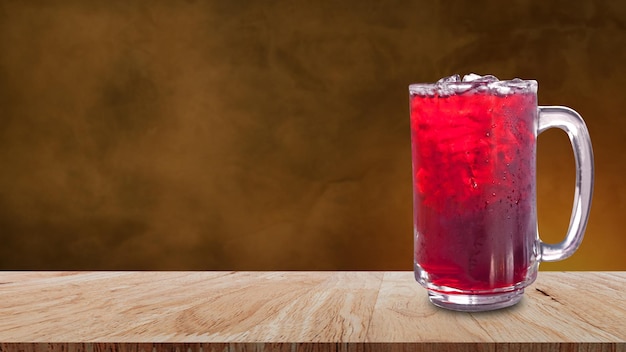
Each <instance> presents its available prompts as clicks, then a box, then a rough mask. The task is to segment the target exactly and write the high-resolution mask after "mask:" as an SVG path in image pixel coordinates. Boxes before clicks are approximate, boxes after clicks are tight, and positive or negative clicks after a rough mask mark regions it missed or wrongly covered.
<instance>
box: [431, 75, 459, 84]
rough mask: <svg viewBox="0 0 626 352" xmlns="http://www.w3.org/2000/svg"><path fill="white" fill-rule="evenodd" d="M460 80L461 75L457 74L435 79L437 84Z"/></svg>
mask: <svg viewBox="0 0 626 352" xmlns="http://www.w3.org/2000/svg"><path fill="white" fill-rule="evenodd" d="M460 81H461V76H459V75H452V76H449V77H444V78H441V79H440V80H438V81H437V84H439V83H450V82H460Z"/></svg>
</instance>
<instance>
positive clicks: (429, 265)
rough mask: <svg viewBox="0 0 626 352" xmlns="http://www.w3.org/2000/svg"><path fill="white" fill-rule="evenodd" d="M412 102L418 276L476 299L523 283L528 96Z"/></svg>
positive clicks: (529, 163) (530, 254) (532, 237)
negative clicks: (471, 295) (467, 292)
mask: <svg viewBox="0 0 626 352" xmlns="http://www.w3.org/2000/svg"><path fill="white" fill-rule="evenodd" d="M410 102H411V133H412V136H411V137H412V148H413V149H412V152H413V154H412V155H413V182H414V185H413V186H414V192H413V193H414V209H415V210H414V211H415V212H414V226H415V236H416V238H415V263H416V265H417V267H418V270H421V271H423V272H425V273H427V276H428V282H429V283H430V284H432V285H434V286H433V287H445V288H451V289H458V290H463V291H473V292H475V293H480V291H484V292H486V291H489V290H494V289H506V288H510V287H512V286H514V285H518V284H520V283H523V282H525V281H527V273H528V270H529V268H530V266H531V265H533V264H534V261H535V256H536V255H535V253H534V251H535V246H536V237H537V228H536V227H537V225H536V214H535V186H534V182H535V145H536V143H535V140H536V126H535V120H536V114H537V102H536V94H534V92H528V93H525V92H514V93H511V94H506V95H502V94H496V93H493V92H475V91H471V92H466V93H461V94H457V95H450V96H439V95H434V96H421V95H417V94H414V93H413V94H411V98H410ZM432 285H430V286H432ZM431 288H432V287H431Z"/></svg>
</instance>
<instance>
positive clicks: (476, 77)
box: [463, 73, 499, 82]
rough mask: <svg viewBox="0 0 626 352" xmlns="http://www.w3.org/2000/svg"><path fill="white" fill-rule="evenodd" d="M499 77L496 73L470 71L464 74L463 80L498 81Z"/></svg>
mask: <svg viewBox="0 0 626 352" xmlns="http://www.w3.org/2000/svg"><path fill="white" fill-rule="evenodd" d="M498 81H499V79H498V78H497V77H496V76H494V75H484V76H481V75H477V74H475V73H470V74H467V75H465V76H463V82H498Z"/></svg>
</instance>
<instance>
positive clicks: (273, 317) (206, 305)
mask: <svg viewBox="0 0 626 352" xmlns="http://www.w3.org/2000/svg"><path fill="white" fill-rule="evenodd" d="M382 276H383V273H367V272H361V273H353V272H306V273H305V272H266V273H261V272H84V273H71V274H69V273H45V274H43V275H33V274H23V273H14V274H11V273H3V274H2V275H1V276H0V282H2V283H3V284H2V285H0V287H1V290H0V302H1V303H0V304H1V306H0V316H3V317H10V318H9V319H2V320H1V321H0V341H3V342H24V341H28V342H66V341H81V342H120V341H121V342H124V341H129V342H166V341H184V342H231V341H237V342H274V341H277V342H284V341H292V342H297V341H310V342H315V341H343V342H352V341H363V340H364V337H365V333H366V328H367V324H368V323H369V318H370V317H371V312H372V310H373V308H374V304H375V300H376V297H377V295H378V288H379V286H380V282H381V279H382Z"/></svg>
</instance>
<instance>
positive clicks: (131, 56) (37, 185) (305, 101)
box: [0, 0, 626, 270]
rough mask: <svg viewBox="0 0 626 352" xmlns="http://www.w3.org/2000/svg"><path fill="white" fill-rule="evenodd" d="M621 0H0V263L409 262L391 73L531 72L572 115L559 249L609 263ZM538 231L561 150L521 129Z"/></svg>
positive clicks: (615, 260)
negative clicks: (529, 146)
mask: <svg viewBox="0 0 626 352" xmlns="http://www.w3.org/2000/svg"><path fill="white" fill-rule="evenodd" d="M624 62H626V2H622V1H617V0H616V1H539V0H538V1H521V0H518V1H512V2H511V1H509V2H506V4H505V3H504V2H501V1H495V0H494V1H466V2H462V1H395V2H394V1H384V2H380V1H373V0H362V1H344V2H335V1H317V0H315V1H257V2H253V1H198V2H196V1H186V2H185V1H150V2H145V1H71V0H61V1H55V2H49V1H1V2H0V168H1V171H0V269H213V270H215V269H239V270H243V269H257V270H273V269H308V270H313V269H334V270H337V269H363V270H370V269H380V270H411V268H412V255H411V252H412V250H411V249H412V229H411V221H412V220H411V214H412V210H411V207H412V205H411V166H410V165H411V158H410V137H409V136H410V133H409V118H408V92H407V85H408V84H409V83H412V82H430V81H434V80H436V79H438V78H440V77H442V76H446V75H450V74H453V73H468V72H478V73H492V74H495V75H497V76H500V77H502V78H513V77H522V78H535V79H537V80H538V81H539V83H540V87H539V102H540V104H550V105H552V104H558V105H567V106H570V107H573V108H575V109H576V110H578V111H579V112H580V113H581V114H582V115H583V116H584V118H585V119H586V121H587V124H588V127H589V130H590V133H591V137H592V140H593V143H594V150H595V157H596V188H595V189H596V192H595V197H594V204H593V208H592V213H591V220H590V223H589V227H588V231H587V235H586V238H585V241H584V243H583V245H582V247H581V248H580V250H579V252H577V253H576V254H575V255H574V257H572V258H571V259H569V260H566V261H564V262H561V263H558V264H543V265H542V269H544V270H545V269H552V270H554V269H567V270H614V269H619V270H625V269H626V255H624V249H625V248H626V236H624V228H625V227H626V226H625V225H626V216H625V215H626V214H624V210H625V209H626V185H625V183H624V182H623V181H622V178H623V175H624V174H625V172H624V171H625V170H624V169H625V166H624V161H625V159H626V158H625V157H624V154H623V153H624V150H625V146H626V139H625V137H626V116H625V115H624V111H626V99H625V98H624V97H625V93H624V92H625V90H624V88H623V86H624V82H625V78H626V75H625V73H626V66H625V65H624ZM538 168H539V171H538V173H539V180H538V197H539V199H538V203H539V204H538V206H539V217H540V218H539V222H540V223H539V226H540V230H541V236H542V238H544V239H545V240H546V241H550V242H555V241H558V240H559V239H560V238H562V236H563V235H564V232H565V230H566V228H567V222H568V219H569V214H570V210H571V201H572V196H573V187H574V166H573V157H572V156H571V151H570V147H569V144H568V141H567V138H566V136H565V135H564V134H563V133H559V132H554V131H550V132H548V133H546V134H544V135H542V136H541V137H540V139H539V155H538Z"/></svg>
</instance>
